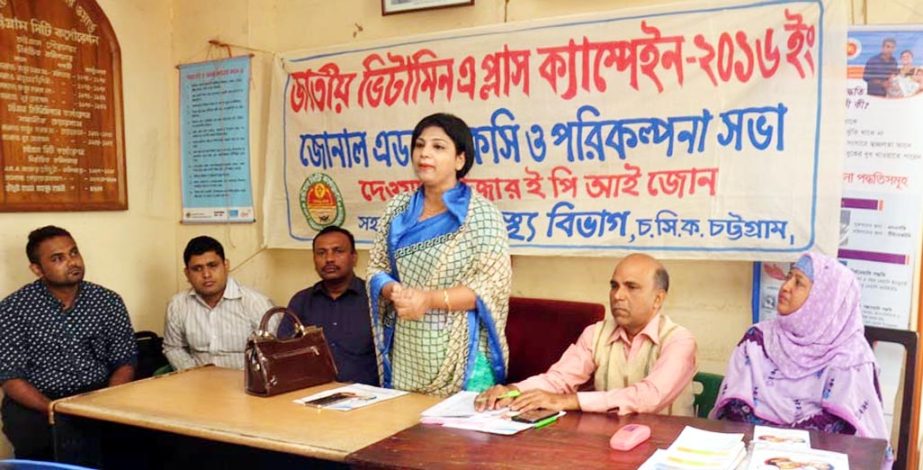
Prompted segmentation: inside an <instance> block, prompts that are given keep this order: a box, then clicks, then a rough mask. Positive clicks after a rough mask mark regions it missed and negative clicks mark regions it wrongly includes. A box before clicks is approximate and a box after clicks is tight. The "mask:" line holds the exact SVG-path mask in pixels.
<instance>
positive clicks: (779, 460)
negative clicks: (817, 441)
mask: <svg viewBox="0 0 923 470" xmlns="http://www.w3.org/2000/svg"><path fill="white" fill-rule="evenodd" d="M747 468H748V469H749V470H779V469H780V468H809V469H811V470H849V457H848V456H847V455H846V454H841V453H839V452H829V451H826V450H817V449H792V448H787V449H786V448H781V447H754V448H753V454H752V455H751V456H750V465H749V466H748V467H747Z"/></svg>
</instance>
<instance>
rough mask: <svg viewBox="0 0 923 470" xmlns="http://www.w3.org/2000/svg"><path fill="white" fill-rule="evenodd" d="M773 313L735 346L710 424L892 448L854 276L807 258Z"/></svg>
mask: <svg viewBox="0 0 923 470" xmlns="http://www.w3.org/2000/svg"><path fill="white" fill-rule="evenodd" d="M776 309H777V310H778V313H779V316H778V317H776V318H774V319H771V320H767V321H762V322H760V323H757V324H756V325H754V326H753V327H751V328H750V329H749V330H748V331H747V333H746V334H744V337H743V339H741V340H740V343H738V345H737V348H736V349H735V350H734V353H733V354H732V355H731V360H730V363H729V364H728V369H727V375H726V376H725V377H724V383H723V385H722V387H721V391H720V393H719V394H718V399H717V401H716V402H715V407H714V409H712V412H711V414H710V417H711V418H717V419H725V420H729V421H743V422H748V423H753V424H762V425H769V426H781V427H790V428H799V429H810V430H816V431H824V432H832V433H841V434H855V435H857V436H861V437H871V438H876V439H885V440H888V438H889V435H890V433H889V432H888V430H887V429H886V426H885V420H884V411H883V409H882V401H881V400H882V399H881V391H880V389H879V386H878V370H877V369H878V366H877V365H876V362H875V356H874V354H873V353H872V349H871V348H870V347H869V344H868V342H866V340H865V336H864V327H863V325H862V315H861V312H860V305H859V283H858V281H856V276H855V275H854V274H853V272H852V271H850V270H849V268H847V267H846V266H843V265H842V264H840V263H839V262H838V261H837V260H836V259H833V258H829V257H827V256H823V255H819V254H816V253H809V254H806V255H803V256H802V257H801V258H800V259H799V260H798V262H797V263H795V264H794V266H792V269H791V271H789V274H788V278H787V279H786V281H785V283H784V284H782V287H781V288H780V289H779V298H778V303H777V305H776ZM888 459H889V461H888V463H887V465H886V466H887V467H890V462H891V460H890V459H891V455H890V449H889V456H888Z"/></svg>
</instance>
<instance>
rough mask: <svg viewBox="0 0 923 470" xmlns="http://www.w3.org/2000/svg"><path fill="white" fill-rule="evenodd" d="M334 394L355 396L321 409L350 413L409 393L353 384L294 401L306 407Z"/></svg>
mask: <svg viewBox="0 0 923 470" xmlns="http://www.w3.org/2000/svg"><path fill="white" fill-rule="evenodd" d="M334 393H348V394H352V395H354V397H353V398H349V399H345V400H340V401H336V402H333V403H331V404H329V405H323V406H320V407H319V408H323V409H325V410H337V411H349V410H354V409H356V408H362V407H364V406H369V405H371V404H373V403H378V402H380V401H385V400H390V399H392V398H397V397H399V396H401V395H406V394H407V393H408V392H405V391H403V390H394V389H391V388H381V387H373V386H371V385H365V384H352V385H346V386H344V387H339V388H334V389H330V390H324V391H323V392H318V393H315V394H313V395H309V396H306V397H303V398H299V399H297V400H293V401H294V402H295V403H297V404H299V405H304V404H305V403H307V402H309V401H312V400H317V399H318V398H324V397H327V396H330V395H333V394H334Z"/></svg>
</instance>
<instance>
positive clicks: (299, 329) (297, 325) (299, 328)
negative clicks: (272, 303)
mask: <svg viewBox="0 0 923 470" xmlns="http://www.w3.org/2000/svg"><path fill="white" fill-rule="evenodd" d="M277 313H283V314H285V316H286V317H288V318H290V319H291V320H292V326H293V327H294V328H293V330H294V331H293V332H292V333H293V334H294V333H301V334H302V335H304V331H305V328H304V325H302V324H301V320H299V319H298V315H295V314H294V313H292V312H291V311H289V309H287V308H285V307H273V308H271V309H269V310H267V311H266V313H264V314H263V319H262V320H260V331H266V327H267V326H269V319H270V318H272V316H273V315H275V314H277Z"/></svg>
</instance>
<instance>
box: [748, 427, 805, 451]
mask: <svg viewBox="0 0 923 470" xmlns="http://www.w3.org/2000/svg"><path fill="white" fill-rule="evenodd" d="M751 442H753V443H754V445H769V446H785V447H800V448H805V449H810V448H811V433H809V432H808V431H805V430H804V429H783V428H773V427H769V426H756V427H754V428H753V440H752V441H751Z"/></svg>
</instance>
